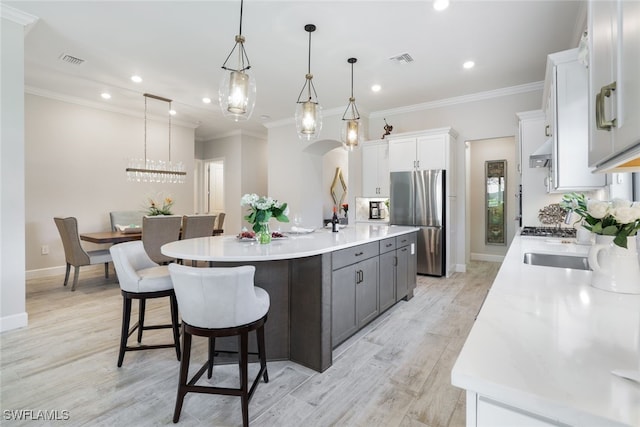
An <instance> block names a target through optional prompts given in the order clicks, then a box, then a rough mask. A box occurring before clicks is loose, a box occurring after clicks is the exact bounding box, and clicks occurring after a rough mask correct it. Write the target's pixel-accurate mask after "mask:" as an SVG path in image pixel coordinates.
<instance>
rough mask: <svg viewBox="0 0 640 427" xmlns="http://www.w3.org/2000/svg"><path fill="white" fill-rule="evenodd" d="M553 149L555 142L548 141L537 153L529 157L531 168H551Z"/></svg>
mask: <svg viewBox="0 0 640 427" xmlns="http://www.w3.org/2000/svg"><path fill="white" fill-rule="evenodd" d="M552 148H553V141H552V139H551V138H549V139H547V140H546V141H545V142H544V144H542V145H541V146H540V147H538V149H537V150H536V151H534V152H533V153H531V155H530V156H529V167H530V168H546V167H549V166H551V149H552Z"/></svg>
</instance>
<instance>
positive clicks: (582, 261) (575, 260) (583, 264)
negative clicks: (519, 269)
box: [523, 252, 590, 270]
mask: <svg viewBox="0 0 640 427" xmlns="http://www.w3.org/2000/svg"><path fill="white" fill-rule="evenodd" d="M523 261H524V263H525V264H531V265H543V266H545V267H558V268H572V269H574V270H590V268H589V259H588V258H587V257H584V256H571V255H551V254H538V253H535V252H527V253H525V254H524V260H523Z"/></svg>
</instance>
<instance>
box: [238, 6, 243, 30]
mask: <svg viewBox="0 0 640 427" xmlns="http://www.w3.org/2000/svg"><path fill="white" fill-rule="evenodd" d="M243 4H244V0H240V32H239V33H238V34H239V35H242V6H243Z"/></svg>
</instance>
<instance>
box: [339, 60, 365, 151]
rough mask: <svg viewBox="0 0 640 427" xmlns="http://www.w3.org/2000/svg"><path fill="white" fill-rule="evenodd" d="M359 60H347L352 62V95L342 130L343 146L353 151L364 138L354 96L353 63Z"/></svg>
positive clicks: (345, 111)
mask: <svg viewBox="0 0 640 427" xmlns="http://www.w3.org/2000/svg"><path fill="white" fill-rule="evenodd" d="M357 61H358V60H357V59H356V58H349V59H348V60H347V62H348V63H349V64H351V96H350V97H349V104H348V105H347V108H346V109H345V110H344V114H343V115H342V121H344V122H345V123H344V125H343V126H342V130H341V131H340V139H341V140H342V144H343V147H344V148H345V149H346V150H348V151H353V149H354V148H356V147H357V146H358V145H359V144H360V142H361V140H362V132H361V131H360V122H359V120H360V112H359V111H358V107H357V106H356V99H355V98H354V97H353V64H355V63H356V62H357Z"/></svg>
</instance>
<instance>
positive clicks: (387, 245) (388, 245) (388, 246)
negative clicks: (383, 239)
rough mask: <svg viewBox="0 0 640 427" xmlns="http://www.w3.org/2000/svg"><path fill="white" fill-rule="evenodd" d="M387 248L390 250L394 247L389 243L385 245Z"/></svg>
mask: <svg viewBox="0 0 640 427" xmlns="http://www.w3.org/2000/svg"><path fill="white" fill-rule="evenodd" d="M384 246H385V248H390V247H391V246H393V243H387V244H386V245H384Z"/></svg>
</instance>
